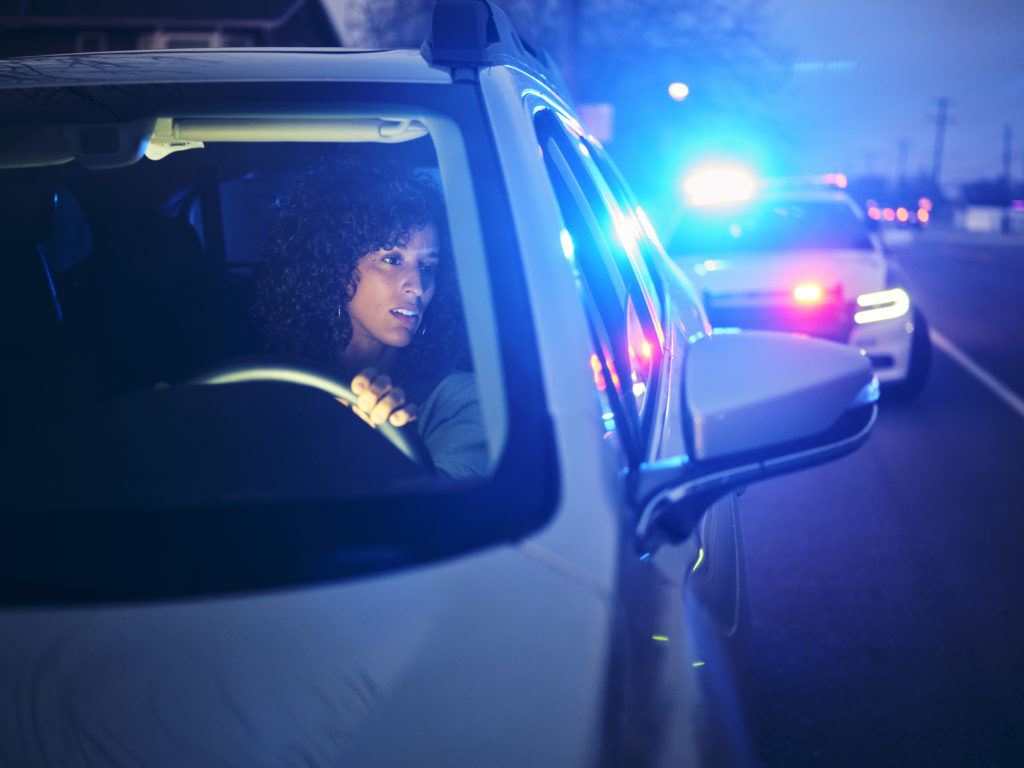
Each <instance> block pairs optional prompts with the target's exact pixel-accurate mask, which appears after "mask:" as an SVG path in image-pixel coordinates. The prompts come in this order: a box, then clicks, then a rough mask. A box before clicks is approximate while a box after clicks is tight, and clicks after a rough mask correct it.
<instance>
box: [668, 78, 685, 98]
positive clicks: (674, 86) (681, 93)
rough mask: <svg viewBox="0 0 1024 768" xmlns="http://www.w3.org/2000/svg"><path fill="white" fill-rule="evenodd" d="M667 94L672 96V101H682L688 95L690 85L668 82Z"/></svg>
mask: <svg viewBox="0 0 1024 768" xmlns="http://www.w3.org/2000/svg"><path fill="white" fill-rule="evenodd" d="M668 95H669V96H670V97H671V98H672V100H673V101H682V100H683V99H685V98H686V97H687V96H689V95H690V86H688V85H687V84H686V83H679V82H675V83H669V86H668Z"/></svg>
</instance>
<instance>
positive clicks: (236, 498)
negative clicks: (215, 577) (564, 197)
mask: <svg viewBox="0 0 1024 768" xmlns="http://www.w3.org/2000/svg"><path fill="white" fill-rule="evenodd" d="M256 122H258V123H259V124H258V125H256V124H255V123H256ZM150 125H151V126H152V132H151V133H149V135H148V136H146V137H144V139H143V141H141V142H140V144H139V153H140V154H141V153H142V152H143V151H144V152H145V156H142V157H139V158H138V159H137V160H135V159H134V158H129V159H128V161H127V162H125V161H124V160H123V159H122V160H118V161H117V162H115V163H112V164H113V165H114V167H102V166H104V165H106V163H102V162H101V163H97V162H94V161H93V162H89V161H88V160H86V161H82V158H79V159H78V160H76V161H71V162H66V161H64V160H66V158H61V157H60V156H59V153H57V152H54V151H50V152H49V155H48V151H47V150H44V151H42V152H37V154H36V157H37V158H38V157H40V156H42V157H43V158H44V162H43V163H42V164H38V165H35V166H34V167H28V168H24V167H22V168H8V169H6V170H2V171H0V193H2V196H3V199H4V201H5V205H4V206H3V208H2V213H0V217H2V220H0V229H2V232H3V235H2V239H3V251H4V253H3V256H4V259H3V262H2V269H3V270H4V276H3V280H2V284H3V292H4V301H3V309H2V311H3V313H4V322H3V340H2V356H3V365H4V372H5V376H4V379H5V381H4V392H3V398H2V403H3V405H2V417H3V421H4V430H3V435H4V438H3V441H4V442H3V445H2V446H0V450H2V453H3V458H4V470H3V472H4V478H3V480H4V484H5V488H6V489H7V493H6V494H5V503H6V504H11V505H16V506H18V505H24V506H30V507H32V506H42V507H88V508H95V507H100V508H107V507H127V506H135V507H145V508H157V507H179V506H187V507H207V506H217V505H223V504H225V503H228V504H245V503H254V502H255V503H267V502H274V503H279V502H282V501H317V500H322V499H334V498H341V497H351V496H368V495H370V496H372V495H379V494H391V493H395V492H398V491H405V490H409V489H415V488H420V489H422V488H423V487H431V486H434V485H439V484H440V485H444V486H446V487H448V486H451V485H452V484H453V483H456V484H457V483H472V482H476V481H479V480H481V479H483V478H486V477H487V476H489V474H490V473H491V471H492V468H493V467H494V466H495V463H496V462H497V459H498V458H499V454H500V451H501V444H502V440H503V424H504V403H503V398H502V391H501V389H500V388H499V387H495V386H494V382H495V381H496V380H497V379H498V376H497V375H496V373H495V370H496V366H497V365H498V363H497V361H496V360H495V359H494V358H493V354H495V353H494V352H492V353H491V356H488V355H487V354H486V353H485V354H484V357H485V358H486V359H482V360H481V359H479V357H480V356H479V355H478V356H477V357H474V354H473V353H472V352H471V350H473V349H476V350H481V349H485V350H494V349H495V348H496V344H494V340H493V338H491V337H490V336H489V334H493V322H494V321H493V318H492V317H490V316H489V314H490V312H491V310H490V309H489V303H488V302H487V301H486V300H484V296H486V286H481V285H480V281H479V280H477V281H475V282H474V283H473V285H474V288H475V289H477V290H476V291H475V292H468V291H467V290H466V289H465V285H464V284H463V283H462V281H460V275H459V268H458V266H457V261H456V252H457V250H458V246H459V244H460V242H464V241H465V238H464V237H463V238H462V241H460V237H462V235H460V234H459V233H455V235H456V236H453V231H452V227H451V226H450V221H451V217H450V216H449V209H450V207H451V203H450V199H449V198H450V194H449V190H447V189H446V188H445V186H444V185H443V184H442V173H441V166H442V163H441V159H440V158H439V154H438V150H437V148H436V147H435V144H434V142H433V140H432V138H431V136H430V135H429V131H428V130H427V128H426V126H425V124H423V123H421V122H418V121H416V120H410V119H402V118H401V116H399V117H398V118H394V117H392V116H390V115H389V116H387V117H386V118H368V117H366V116H365V115H363V116H360V117H358V118H356V117H353V118H345V117H338V118H336V119H333V120H327V119H318V120H316V121H309V120H302V119H296V120H285V119H281V120H267V119H262V120H260V121H255V120H248V119H220V120H218V121H211V120H206V121H205V123H204V121H202V120H194V119H193V120H177V119H176V118H174V117H172V116H167V117H160V118H158V119H156V121H155V123H150ZM204 131H205V134H204ZM41 133H42V134H43V135H45V131H44V132H41ZM51 133H53V132H51ZM129 133H130V131H127V132H121V133H120V135H113V134H110V135H105V134H103V132H102V131H95V130H94V131H92V133H87V132H83V134H82V136H83V146H84V145H85V144H86V143H88V142H87V141H86V139H89V140H91V142H92V144H91V146H92V147H93V148H96V151H97V152H99V153H100V154H102V152H103V151H104V147H105V146H107V145H109V146H110V147H112V148H114V147H116V146H117V141H115V140H120V141H121V142H122V149H123V141H124V140H125V137H126V136H127V135H128V134H129ZM53 135H57V134H56V133H54V134H53ZM380 136H386V138H387V141H382V140H381V139H380V138H378V137H380ZM183 137H184V138H183ZM275 139H278V140H275ZM332 139H333V140H332ZM367 139H373V140H367ZM104 142H106V144H105V143H104ZM129 149H130V147H129ZM86 151H88V147H86ZM4 160H5V164H7V165H8V166H13V165H17V164H19V163H18V158H17V157H16V156H12V155H10V154H8V155H7V156H5V158H4ZM132 160H134V161H132ZM47 161H52V163H51V162H47ZM25 164H27V163H25ZM90 165H92V166H96V167H90ZM463 183H466V180H463ZM462 247H463V249H464V248H465V246H464V245H463V246H462ZM476 250H477V251H478V250H479V249H476ZM460 253H461V252H460ZM467 294H471V295H467ZM467 317H472V318H473V322H472V323H470V322H468V321H467ZM470 329H472V330H470ZM481 372H482V375H481ZM481 381H484V382H490V384H481ZM485 388H486V391H485Z"/></svg>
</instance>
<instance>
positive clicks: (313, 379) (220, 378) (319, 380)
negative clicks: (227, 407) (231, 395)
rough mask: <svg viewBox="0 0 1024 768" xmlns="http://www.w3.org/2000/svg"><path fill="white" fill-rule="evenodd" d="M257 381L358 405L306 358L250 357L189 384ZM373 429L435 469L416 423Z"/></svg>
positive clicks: (346, 389) (349, 393)
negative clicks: (313, 391) (310, 390)
mask: <svg viewBox="0 0 1024 768" xmlns="http://www.w3.org/2000/svg"><path fill="white" fill-rule="evenodd" d="M257 381H276V382H282V383H285V384H295V385H296V386H300V387H311V388H313V389H319V390H320V391H321V392H326V393H327V394H328V395H330V396H331V397H336V398H338V399H339V400H343V401H344V402H346V403H348V405H349V406H350V407H352V408H355V407H356V400H357V398H356V395H355V393H353V392H352V388H351V387H350V386H349V385H348V384H346V383H345V382H343V381H341V380H340V379H338V378H336V377H335V376H334V375H332V374H331V373H328V372H326V371H324V370H323V369H321V368H319V367H317V366H316V365H313V364H311V363H308V362H305V361H295V360H290V361H283V360H280V359H272V358H253V357H247V358H243V359H241V360H233V361H229V362H227V363H223V364H221V365H219V366H216V367H214V368H210V369H208V370H206V371H204V372H203V373H201V374H199V375H197V376H194V377H193V378H191V379H189V380H188V381H187V382H186V383H187V384H246V383H249V382H257ZM367 426H370V425H367ZM372 428H373V429H376V430H377V431H378V432H380V433H381V435H383V436H384V437H385V438H386V439H387V440H388V441H390V443H391V444H392V445H394V446H395V447H396V448H397V449H398V450H400V451H401V452H402V453H403V454H405V456H406V457H407V458H408V459H410V460H411V461H413V462H415V463H416V464H418V465H419V466H421V467H423V468H424V469H426V470H429V471H433V469H434V462H433V460H432V459H431V458H430V452H429V451H427V447H426V446H425V445H424V444H423V439H422V438H421V437H420V435H419V432H418V431H417V430H416V425H415V424H412V423H410V424H407V425H405V426H404V427H396V426H394V425H393V424H391V423H388V422H385V423H384V424H380V425H377V426H373V427H372Z"/></svg>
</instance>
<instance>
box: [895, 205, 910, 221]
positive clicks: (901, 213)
mask: <svg viewBox="0 0 1024 768" xmlns="http://www.w3.org/2000/svg"><path fill="white" fill-rule="evenodd" d="M896 218H897V219H899V220H900V221H902V222H906V221H907V220H908V219H909V218H910V211H908V210H907V209H906V208H904V207H902V206H900V207H899V208H897V209H896Z"/></svg>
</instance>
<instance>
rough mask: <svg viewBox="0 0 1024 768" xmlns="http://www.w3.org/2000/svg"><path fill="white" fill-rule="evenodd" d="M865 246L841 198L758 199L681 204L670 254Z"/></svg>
mask: <svg viewBox="0 0 1024 768" xmlns="http://www.w3.org/2000/svg"><path fill="white" fill-rule="evenodd" d="M870 247H871V241H870V239H869V238H868V235H867V231H866V230H865V227H864V224H863V222H861V220H860V219H859V218H858V217H857V215H856V214H855V213H854V211H853V210H852V209H851V208H850V206H849V205H848V204H847V203H845V202H843V201H788V200H775V201H758V202H754V203H749V204H744V205H740V206H728V207H721V206H706V207H694V208H689V209H687V210H686V211H685V212H684V213H683V216H682V218H681V220H680V223H679V225H678V226H677V227H676V229H675V232H674V234H673V236H672V237H671V238H670V240H669V245H668V251H669V253H671V254H679V255H684V254H692V253H701V254H703V253H718V252H728V253H732V254H742V253H756V252H762V251H798V250H809V249H814V250H842V249H867V248H870Z"/></svg>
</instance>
